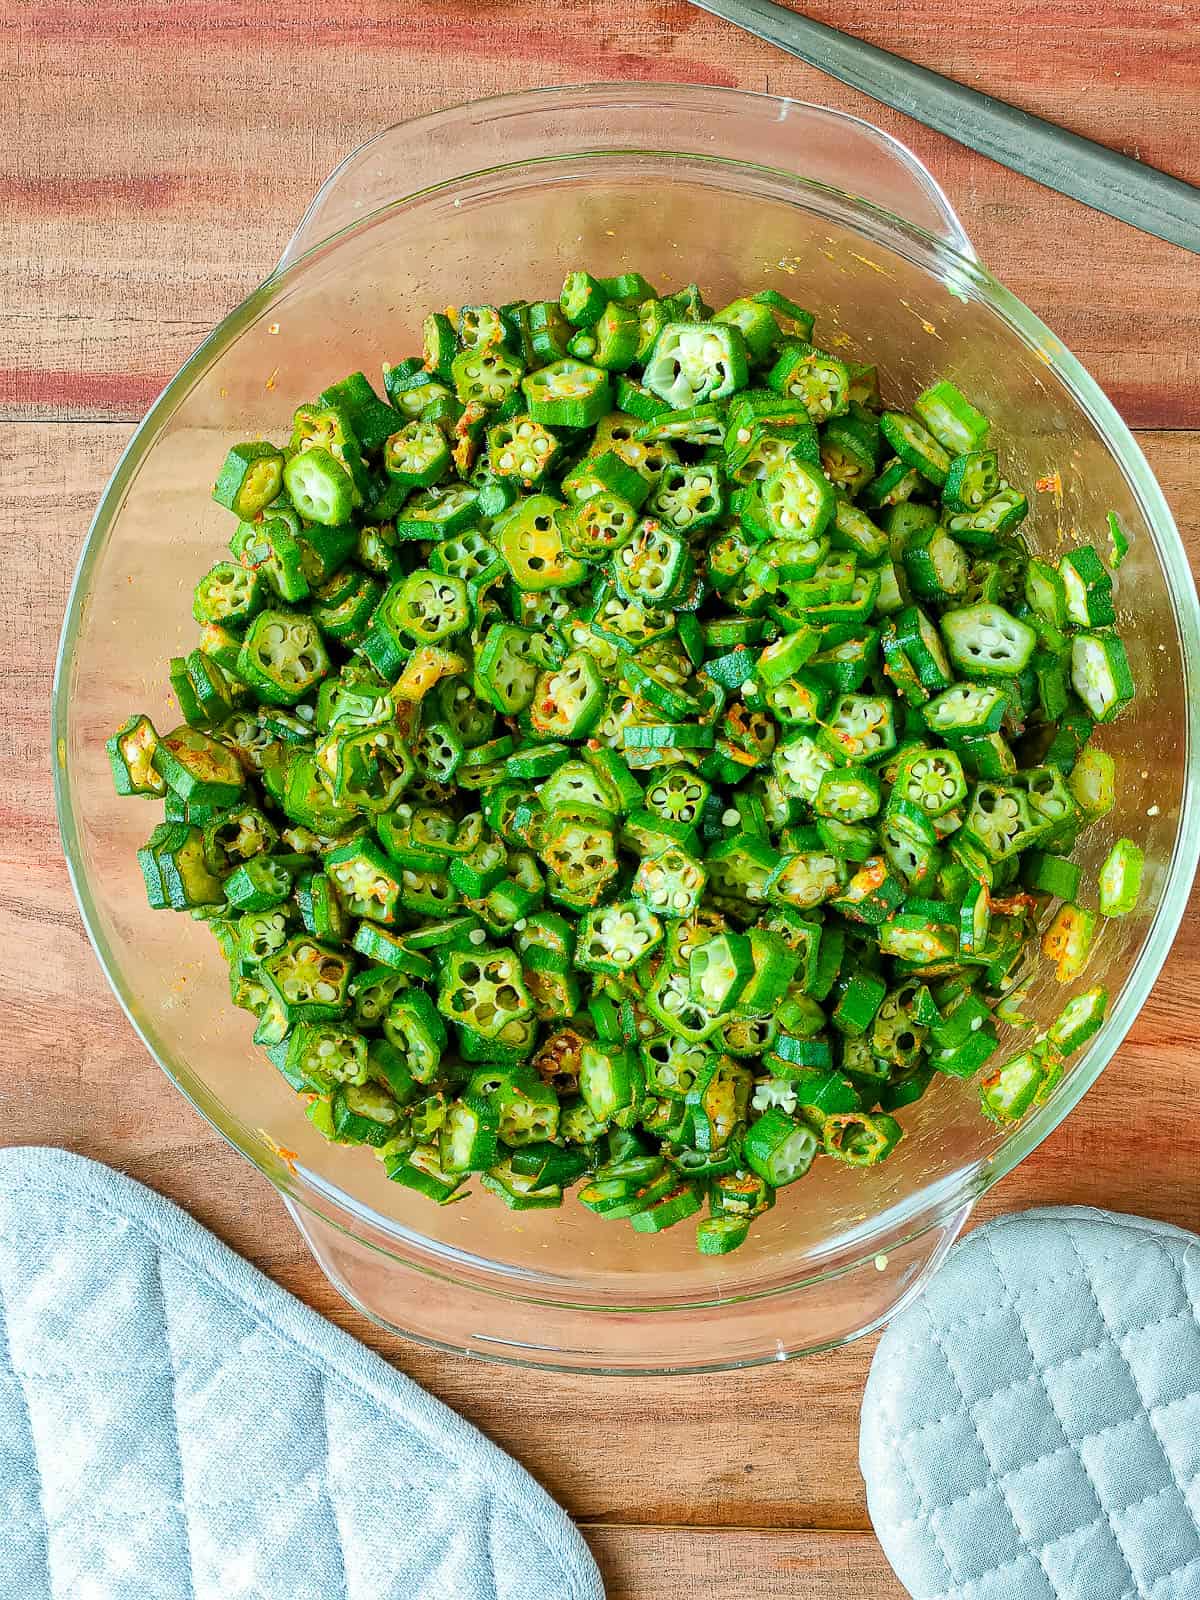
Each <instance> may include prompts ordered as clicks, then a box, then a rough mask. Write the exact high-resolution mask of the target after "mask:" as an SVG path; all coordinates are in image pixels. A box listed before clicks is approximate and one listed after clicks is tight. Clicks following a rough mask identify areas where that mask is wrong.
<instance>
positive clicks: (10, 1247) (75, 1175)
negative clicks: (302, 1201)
mask: <svg viewBox="0 0 1200 1600" xmlns="http://www.w3.org/2000/svg"><path fill="white" fill-rule="evenodd" d="M0 1600H603V1588H602V1585H601V1582H600V1578H599V1575H598V1573H597V1571H596V1568H595V1565H594V1563H593V1562H592V1559H591V1557H590V1555H589V1554H588V1552H587V1549H586V1547H585V1545H584V1543H583V1541H582V1539H581V1538H580V1536H579V1534H578V1533H577V1532H576V1531H575V1529H574V1528H573V1526H572V1525H571V1523H570V1521H569V1520H568V1518H567V1517H566V1515H565V1514H564V1513H563V1512H562V1511H561V1510H560V1509H559V1507H558V1506H556V1505H555V1504H554V1502H553V1501H552V1500H551V1499H550V1498H549V1497H548V1496H547V1495H546V1494H545V1493H543V1491H542V1490H541V1489H540V1488H539V1487H538V1486H537V1484H536V1483H534V1481H533V1480H532V1478H530V1477H529V1476H528V1474H527V1473H526V1472H524V1471H523V1470H522V1468H520V1467H519V1466H518V1465H517V1464H516V1462H514V1461H512V1460H511V1459H510V1458H509V1457H508V1456H506V1455H504V1454H503V1453H502V1452H501V1451H500V1450H497V1449H496V1448H495V1447H494V1446H493V1445H491V1444H489V1443H488V1442H487V1441H486V1440H485V1439H484V1438H483V1437H482V1436H481V1435H480V1434H479V1433H477V1432H476V1431H475V1429H474V1428H471V1427H469V1426H468V1425H467V1424H466V1423H465V1422H463V1421H462V1420H461V1419H460V1418H459V1417H457V1416H455V1414H454V1413H453V1412H451V1411H449V1410H447V1408H446V1407H445V1406H443V1405H441V1404H440V1403H439V1402H438V1401H436V1400H434V1399H432V1398H431V1397H430V1396H429V1395H427V1394H425V1393H424V1392H423V1391H422V1390H421V1389H419V1388H417V1386H416V1385H415V1384H413V1383H411V1382H409V1380H408V1379H406V1378H403V1377H401V1376H400V1375H399V1374H398V1373H397V1372H395V1371H393V1369H392V1368H391V1367H390V1366H388V1365H387V1364H386V1363H385V1362H383V1361H381V1360H380V1359H379V1358H378V1357H376V1356H374V1355H372V1354H371V1353H370V1351H368V1350H365V1349H364V1348H363V1347H362V1346H361V1345H359V1344H357V1343H356V1342H355V1341H354V1340H353V1339H351V1338H349V1337H348V1336H347V1335H346V1334H344V1333H341V1332H339V1330H338V1329H336V1328H334V1327H332V1326H331V1325H330V1324H329V1323H327V1322H324V1321H323V1320H322V1319H321V1318H320V1317H318V1316H315V1315H314V1314H313V1313H312V1312H311V1311H308V1310H307V1309H306V1308H305V1307H304V1306H302V1305H300V1304H299V1303H298V1302H297V1301H296V1300H294V1299H292V1297H291V1296H290V1295H288V1294H285V1293H284V1292H283V1291H282V1290H281V1289H278V1288H277V1287H276V1286H275V1285H274V1284H272V1283H270V1282H268V1280H267V1279H266V1278H264V1277H262V1275H261V1274H260V1273H258V1272H256V1271H255V1270H254V1269H253V1268H252V1267H250V1266H249V1265H247V1263H246V1262H245V1261H242V1260H241V1259H240V1258H239V1257H238V1256H236V1255H234V1254H233V1253H232V1251H230V1250H227V1249H226V1248H225V1246H224V1245H222V1244H220V1243H219V1242H218V1241H217V1240H216V1239H215V1238H213V1236H212V1235H211V1234H210V1233H208V1232H206V1231H205V1229H203V1228H201V1227H200V1226H199V1225H198V1224H197V1223H195V1222H193V1221H192V1219H191V1218H190V1217H188V1216H187V1215H186V1214H185V1213H184V1212H182V1211H180V1210H179V1209H178V1208H177V1207H175V1206H173V1205H172V1204H170V1203H169V1202H168V1201H166V1200H163V1199H161V1198H160V1197H159V1196H158V1195H155V1194H153V1193H151V1192H150V1191H149V1190H148V1189H145V1188H143V1187H142V1186H141V1185H140V1184H137V1183H134V1182H133V1181H132V1180H131V1179H129V1178H126V1177H123V1176H121V1175H120V1174H118V1173H115V1172H110V1171H109V1170H108V1169H107V1168H105V1167H102V1166H98V1165H96V1164H95V1163H94V1162H91V1161H86V1160H84V1159H82V1158H81V1157H79V1156H73V1155H69V1154H66V1153H65V1152H63V1151H57V1150H38V1149H10V1150H3V1151H0Z"/></svg>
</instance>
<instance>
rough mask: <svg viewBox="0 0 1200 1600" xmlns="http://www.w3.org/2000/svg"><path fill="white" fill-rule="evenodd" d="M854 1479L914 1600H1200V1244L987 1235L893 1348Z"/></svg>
mask: <svg viewBox="0 0 1200 1600" xmlns="http://www.w3.org/2000/svg"><path fill="white" fill-rule="evenodd" d="M860 1459H861V1465H862V1471H863V1477H864V1479H865V1480H866V1485H867V1500H868V1504H869V1507H870V1511H871V1517H872V1521H873V1522H874V1525H875V1531H876V1533H877V1534H878V1536H879V1540H880V1543H881V1544H882V1545H883V1548H884V1550H885V1551H886V1553H887V1555H888V1559H889V1560H890V1561H891V1563H892V1565H893V1567H894V1568H895V1569H896V1573H897V1575H898V1576H899V1577H900V1579H901V1581H902V1582H903V1583H904V1584H905V1585H906V1587H907V1588H908V1590H909V1592H910V1593H911V1594H912V1595H913V1596H914V1597H915V1600H1200V1239H1197V1238H1195V1237H1194V1236H1193V1235H1192V1234H1189V1233H1185V1232H1183V1231H1182V1230H1180V1229H1178V1228H1171V1227H1168V1226H1166V1225H1165V1224H1162V1223H1152V1222H1144V1221H1142V1220H1140V1219H1138V1218H1133V1217H1118V1216H1113V1215H1109V1214H1106V1213H1103V1212H1097V1211H1091V1210H1087V1209H1084V1208H1056V1209H1052V1210H1045V1211H1031V1212H1027V1213H1025V1214H1024V1215H1022V1216H1016V1217H1005V1218H1001V1219H1000V1220H999V1221H997V1222H993V1223H989V1224H988V1225H987V1226H985V1227H983V1228H979V1229H977V1230H976V1231H975V1232H974V1233H972V1234H971V1235H970V1236H969V1237H968V1238H967V1239H966V1240H964V1241H963V1243H962V1244H960V1245H958V1246H957V1247H956V1248H955V1249H954V1250H953V1251H952V1252H951V1254H950V1256H949V1257H948V1259H947V1261H946V1264H945V1266H944V1267H943V1268H942V1270H941V1271H940V1272H939V1273H938V1274H937V1276H936V1277H935V1278H934V1280H933V1282H932V1283H931V1284H930V1286H929V1288H928V1290H927V1291H926V1293H925V1295H924V1296H923V1298H922V1299H920V1300H918V1301H917V1302H916V1303H915V1305H913V1306H912V1307H910V1308H909V1309H908V1310H907V1311H905V1312H904V1313H902V1315H901V1316H899V1317H898V1318H897V1319H896V1320H895V1322H893V1324H892V1325H891V1327H890V1328H889V1329H888V1331H887V1333H886V1334H885V1335H884V1337H883V1339H882V1340H881V1341H880V1345H879V1349H878V1351H877V1352H876V1355H875V1360H874V1362H873V1364H872V1367H871V1375H870V1378H869V1380H868V1382H867V1388H866V1393H865V1395H864V1398H863V1413H862V1436H861V1442H860Z"/></svg>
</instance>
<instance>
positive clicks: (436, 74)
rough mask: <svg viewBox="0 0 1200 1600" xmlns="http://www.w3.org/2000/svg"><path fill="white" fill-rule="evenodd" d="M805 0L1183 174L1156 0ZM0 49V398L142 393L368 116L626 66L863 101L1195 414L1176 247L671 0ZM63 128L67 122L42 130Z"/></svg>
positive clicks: (1069, 322)
mask: <svg viewBox="0 0 1200 1600" xmlns="http://www.w3.org/2000/svg"><path fill="white" fill-rule="evenodd" d="M808 9H809V11H810V12H811V13H812V14H813V15H816V16H819V17H820V18H821V19H822V20H824V21H827V22H830V23H833V24H836V25H839V26H842V27H844V28H847V29H848V30H850V31H852V32H858V33H860V34H861V35H862V36H864V37H867V38H870V39H871V40H872V41H873V42H875V43H878V44H881V45H884V46H887V47H889V48H893V49H896V50H898V51H900V52H901V53H904V54H907V55H910V56H911V57H913V58H914V59H917V60H920V61H922V62H925V63H926V64H928V65H930V66H932V67H935V68H939V69H942V70H945V71H948V72H951V73H953V74H956V75H958V76H959V77H961V78H963V79H964V80H965V81H968V82H971V83H973V84H977V85H980V86H983V87H986V88H987V89H990V90H991V91H992V92H994V93H997V94H1000V95H1004V96H1006V97H1008V98H1010V99H1012V100H1014V101H1016V102H1017V103H1019V104H1022V105H1026V106H1028V107H1029V108H1030V109H1033V110H1037V111H1041V112H1043V113H1045V114H1047V115H1050V116H1052V117H1057V118H1058V119H1059V120H1061V121H1063V122H1065V123H1066V124H1068V125H1069V126H1071V127H1073V128H1075V129H1077V130H1078V131H1080V132H1083V133H1086V134H1089V135H1091V136H1092V137H1095V138H1098V139H1101V140H1107V141H1111V142H1112V143H1114V144H1118V145H1120V146H1122V147H1125V148H1130V149H1132V150H1135V151H1136V152H1138V153H1140V154H1141V155H1143V156H1144V157H1145V158H1146V159H1147V160H1150V161H1154V162H1157V163H1158V164H1159V165H1162V166H1164V167H1167V168H1169V169H1170V170H1173V171H1175V172H1177V173H1179V174H1180V175H1181V176H1183V177H1189V178H1192V179H1193V180H1195V179H1197V178H1200V146H1198V145H1197V141H1196V140H1195V139H1194V138H1193V137H1192V136H1191V135H1192V130H1193V128H1194V125H1195V118H1196V114H1197V110H1198V109H1200V88H1198V87H1197V80H1196V76H1195V74H1194V73H1193V72H1192V71H1191V70H1190V61H1191V57H1190V55H1189V52H1188V48H1187V46H1188V44H1189V43H1190V35H1189V27H1190V24H1189V19H1188V17H1187V16H1186V15H1185V11H1184V10H1183V9H1181V8H1180V7H1178V6H1177V5H1174V4H1172V3H1171V0H1150V3H1148V4H1147V5H1145V6H1143V7H1140V8H1138V9H1137V10H1136V11H1130V9H1129V8H1128V7H1125V6H1121V5H1118V4H1116V3H1115V0H1109V4H1108V5H1107V6H1102V7H1101V11H1100V13H1097V12H1096V10H1095V8H1094V7H1089V8H1084V7H1083V6H1082V4H1080V3H1079V0H1055V3H1054V4H1051V5H1047V6H1039V5H1034V4H1033V3H1032V0H1023V3H1021V4H1019V5H1018V6H1017V7H1016V8H1015V9H1014V8H1013V7H1011V6H1010V7H1002V8H999V9H997V8H991V9H989V8H983V9H979V8H974V9H969V8H965V9H964V10H963V12H962V15H961V16H958V17H948V16H947V13H946V9H945V6H944V5H942V4H941V3H939V0H914V4H913V5H911V6H907V7H905V8H904V9H903V10H897V9H895V8H887V7H884V8H879V7H873V6H870V5H868V4H866V3H865V0H821V3H819V4H815V5H810V6H809V7H808ZM1084 30H1085V31H1086V39H1087V48H1086V50H1081V49H1080V48H1079V44H1078V41H1079V39H1080V37H1081V33H1082V32H1083V31H1084ZM250 40H252V41H253V46H252V47H248V41H250ZM464 61H466V62H469V63H470V67H469V73H468V74H467V75H466V76H464V73H463V63H464ZM0 74H3V76H4V77H5V78H6V79H9V80H11V81H12V82H14V83H16V84H18V85H19V86H20V98H19V101H18V107H19V128H18V129H17V131H16V135H15V137H14V138H12V139H11V140H10V141H9V157H10V160H9V170H8V174H7V176H6V177H4V178H3V179H0V200H2V201H3V204H0V218H3V219H4V220H3V222H2V223H0V250H2V251H3V255H4V259H5V260H6V261H9V262H10V263H11V266H12V270H11V272H10V277H9V282H10V292H9V295H8V303H7V305H6V313H7V314H6V316H5V318H4V323H3V327H0V415H7V416H9V417H53V416H73V417H84V418H125V419H129V418H133V417H135V416H137V415H139V414H140V413H141V411H143V410H144V409H145V407H146V405H147V404H148V402H149V400H150V399H151V398H152V397H153V395H154V394H155V393H156V392H157V390H158V389H159V388H160V387H161V386H162V384H163V383H164V382H165V381H166V379H167V378H168V377H169V376H170V374H171V373H172V372H173V371H174V370H175V369H176V368H177V367H178V366H179V364H180V362H181V361H182V359H183V358H184V357H185V356H186V355H187V354H188V352H189V351H190V350H191V349H192V348H193V347H194V346H195V344H196V343H197V342H198V341H199V340H200V339H201V338H202V337H203V336H204V335H205V334H206V333H207V332H208V330H209V329H210V328H211V327H212V326H213V324H214V323H215V322H216V321H218V320H219V318H220V317H221V316H222V315H224V314H225V313H226V312H227V311H229V310H230V309H232V307H233V306H234V305H236V304H237V302H238V301H239V300H240V299H241V298H242V297H243V296H244V295H245V294H246V292H247V291H248V290H249V289H250V288H251V287H252V286H253V285H254V284H255V283H256V282H258V281H259V279H260V278H261V277H263V276H264V275H265V273H266V272H267V271H269V269H270V268H271V266H272V264H273V263H274V262H275V260H276V259H277V258H278V255H279V253H280V250H281V249H282V247H283V245H284V243H285V241H286V239H287V238H288V236H289V234H290V232H291V230H292V228H293V227H294V225H295V222H296V220H297V219H298V217H299V215H300V213H301V211H302V210H303V208H304V205H305V204H306V202H307V200H308V198H309V196H310V195H311V194H312V193H313V191H314V190H315V189H316V187H317V185H318V184H319V183H320V181H321V180H322V179H323V178H324V177H325V175H326V174H327V173H328V172H329V170H330V169H331V168H332V167H333V166H334V164H335V163H336V162H337V160H338V159H340V157H341V156H343V155H344V154H346V153H347V151H349V150H350V149H352V148H353V147H354V146H355V145H356V144H358V143H359V142H360V141H362V140H363V139H365V138H367V137H369V136H370V135H371V134H372V133H374V132H377V131H378V130H379V129H380V128H381V127H383V126H385V125H386V124H387V123H389V122H394V121H398V120H401V119H403V118H406V117H410V116H413V115H415V114H418V113H421V112H424V111H428V110H431V109H435V108H439V107H441V106H444V105H448V104H453V103H455V102H457V101H459V100H461V99H463V98H465V97H466V96H468V95H477V94H478V95H482V94H490V93H496V92H500V91H503V90H507V89H515V88H520V87H525V86H532V85H535V84H539V83H545V82H568V81H572V80H574V81H586V80H590V79H597V78H609V79H619V78H637V79H663V80H667V79H674V80H683V81H690V82H706V81H707V82H711V83H718V84H734V85H739V86H742V87H746V88H750V89H770V90H772V91H773V92H777V93H785V94H791V95H795V96H797V97H799V98H802V99H811V100H816V101H818V102H823V103H825V104H829V105H833V106H837V107H840V108H842V109H845V110H849V111H852V112H855V113H857V114H859V115H863V116H866V117H867V118H869V119H870V120H873V121H876V122H878V123H879V124H880V125H881V126H882V127H884V128H886V129H887V130H888V131H889V132H892V133H895V134H897V135H898V136H899V137H900V138H902V139H904V140H906V141H907V142H908V143H910V144H911V146H912V147H913V149H914V150H915V151H916V152H917V153H918V154H919V155H921V156H922V157H923V158H924V159H926V160H927V161H928V162H929V163H930V165H931V167H932V169H933V170H934V171H935V173H936V174H937V175H938V177H939V178H940V179H941V180H942V181H943V183H944V185H945V187H946V189H947V191H948V193H949V194H950V196H951V198H952V199H953V200H954V201H955V203H956V204H957V205H958V207H959V210H960V212H961V214H962V215H963V217H964V219H965V220H966V222H967V224H968V228H969V231H970V232H971V233H972V236H973V237H974V239H975V242H976V244H977V246H978V249H979V251H980V254H981V256H982V257H983V259H984V260H985V261H987V262H988V263H989V264H990V265H991V266H992V267H993V268H994V270H995V271H996V272H997V274H998V275H999V276H1000V277H1001V278H1002V279H1003V280H1005V281H1006V282H1008V283H1009V285H1010V286H1011V287H1012V289H1013V290H1014V291H1015V292H1016V293H1017V294H1018V295H1019V296H1021V298H1023V299H1025V300H1026V301H1027V302H1028V303H1029V304H1030V305H1031V306H1032V307H1033V308H1034V309H1035V310H1036V311H1038V312H1039V313H1040V314H1042V315H1044V316H1045V317H1046V319H1047V320H1048V321H1049V322H1050V323H1051V325H1052V326H1053V327H1054V328H1055V330H1056V331H1057V332H1058V333H1059V334H1060V335H1061V336H1062V338H1063V339H1064V340H1065V342H1066V343H1067V344H1068V346H1070V347H1071V348H1072V349H1074V350H1075V351H1076V353H1077V354H1078V355H1079V356H1080V357H1081V359H1082V360H1083V361H1084V363H1085V364H1086V365H1088V366H1089V367H1090V368H1091V369H1092V370H1093V371H1094V372H1095V374H1096V376H1097V377H1098V378H1099V380H1100V381H1101V383H1102V384H1103V385H1104V386H1105V387H1106V388H1107V389H1108V391H1109V392H1110V394H1111V395H1112V396H1113V398H1114V399H1115V400H1116V401H1117V403H1118V405H1119V406H1121V408H1122V409H1123V411H1124V412H1125V414H1126V415H1127V416H1128V417H1129V419H1130V420H1131V421H1132V422H1133V423H1135V424H1136V425H1139V426H1142V427H1150V426H1156V427H1180V426H1195V425H1196V424H1197V423H1198V422H1200V339H1198V338H1197V332H1198V330H1200V321H1198V318H1197V313H1196V309H1195V295H1194V292H1193V290H1191V289H1189V284H1194V258H1193V257H1191V256H1188V255H1187V254H1186V253H1185V252H1183V251H1181V250H1178V249H1175V248H1173V247H1171V246H1168V245H1164V244H1160V243H1157V242H1156V241H1153V240H1150V239H1147V238H1146V237H1145V236H1143V235H1141V234H1138V233H1136V232H1134V231H1133V230H1131V229H1128V228H1125V227H1123V226H1122V225H1121V224H1119V223H1116V222H1112V221H1109V220H1108V219H1104V218H1101V217H1098V216H1096V215H1094V214H1092V213H1090V212H1088V211H1086V210H1085V209H1084V208H1083V207H1081V206H1079V205H1077V204H1075V203H1074V202H1072V201H1069V200H1065V199H1063V198H1061V197H1058V196H1054V195H1051V194H1050V193H1049V192H1047V191H1045V190H1042V189H1040V188H1038V186H1037V185H1034V184H1032V183H1030V182H1028V181H1027V180H1025V179H1022V178H1018V177H1016V176H1015V175H1013V174H1011V173H1008V172H1006V171H1005V170H1004V169H1002V168H1000V167H997V166H995V165H993V164H992V163H989V162H987V161H984V160H983V159H981V158H978V157H975V156H973V155H971V154H970V153H968V152H966V151H964V150H962V149H961V148H960V147H958V146H957V145H955V144H953V143H952V142H951V141H949V140H946V139H944V138H942V137H941V136H939V135H936V134H932V133H929V132H927V131H926V130H924V129H922V128H920V127H919V126H918V125H916V124H915V123H912V122H910V121H909V120H908V119H906V118H904V117H902V116H900V115H899V114H897V113H893V112H890V111H888V110H887V109H886V108H882V107H879V106H876V105H875V104H874V103H873V102H872V101H870V100H868V99H867V98H866V97H864V96H861V95H858V94H855V93H854V92H852V91H850V90H846V89H843V88H841V86H840V85H837V84H835V83H833V82H832V81H831V80H829V79H827V78H825V77H824V76H823V75H822V74H820V73H817V72H815V71H813V70H811V69H809V68H807V67H804V66H802V65H801V64H800V63H798V62H795V61H793V60H791V59H790V58H788V57H786V56H784V55H782V54H781V53H780V52H778V51H775V50H772V49H770V48H769V47H767V46H765V45H762V44H760V43H758V42H757V41H755V40H753V39H750V38H749V37H748V36H746V35H744V34H742V33H740V32H739V31H737V30H735V29H733V28H730V27H729V26H727V25H725V24H723V23H720V22H718V21H717V20H716V19H714V18H712V17H710V16H708V15H707V14H706V13H702V12H700V11H698V10H696V9H695V8H693V7H692V6H689V5H685V4H683V3H682V0H653V3H647V4H644V5H642V6H639V7H635V8H632V9H631V10H630V9H629V8H627V10H626V13H623V15H622V20H621V24H620V26H616V25H614V22H613V14H612V10H611V7H609V6H607V5H605V4H604V3H603V0H576V3H575V4H573V5H570V6H566V7H560V8H558V9H557V10H556V11H554V13H553V14H552V15H551V14H550V13H549V12H548V11H547V10H546V8H545V6H544V5H542V4H541V0H511V3H506V4H504V5H500V4H498V3H497V0H363V3H362V4H361V5H358V6H355V7H354V8H353V10H352V11H350V12H339V13H337V14H336V15H331V16H329V17H322V16H318V15H317V14H315V13H313V11H312V8H311V7H304V6H301V5H300V4H299V3H298V0H272V3H271V4H270V5H268V4H266V0H183V3H174V4H164V3H163V0H132V3H130V0H97V3H95V4H92V5H88V6H86V7H78V6H75V5H72V4H70V3H68V0H51V3H46V4H42V5H39V6H36V7H24V8H21V7H19V8H18V12H17V19H16V25H15V27H13V28H9V29H7V30H5V31H4V32H3V34H0ZM315 84H319V85H320V88H319V90H317V91H314V85H315ZM81 107H82V108H84V113H83V114H82V115H81ZM65 128H75V129H77V130H78V131H79V136H78V137H74V138H71V139H65V138H63V136H62V130H63V129H65Z"/></svg>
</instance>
